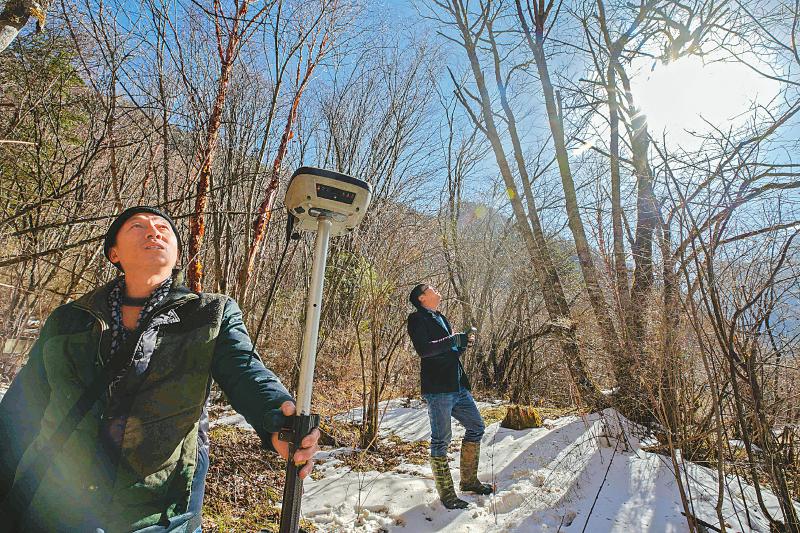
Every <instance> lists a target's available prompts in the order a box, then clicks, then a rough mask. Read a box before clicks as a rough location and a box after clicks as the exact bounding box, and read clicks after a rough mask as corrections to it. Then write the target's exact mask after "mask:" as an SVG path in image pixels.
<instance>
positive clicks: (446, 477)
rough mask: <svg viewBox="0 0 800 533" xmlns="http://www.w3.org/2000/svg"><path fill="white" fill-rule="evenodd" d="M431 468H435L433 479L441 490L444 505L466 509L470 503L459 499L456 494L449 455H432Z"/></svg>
mask: <svg viewBox="0 0 800 533" xmlns="http://www.w3.org/2000/svg"><path fill="white" fill-rule="evenodd" d="M431 470H433V480H434V481H435V482H436V490H437V491H438V492H439V499H440V500H442V505H444V506H445V507H447V508H448V509H466V507H467V505H469V504H468V503H467V502H465V501H464V500H461V499H459V497H458V496H456V489H454V488H453V478H452V476H451V475H450V466H449V465H448V464H447V457H431Z"/></svg>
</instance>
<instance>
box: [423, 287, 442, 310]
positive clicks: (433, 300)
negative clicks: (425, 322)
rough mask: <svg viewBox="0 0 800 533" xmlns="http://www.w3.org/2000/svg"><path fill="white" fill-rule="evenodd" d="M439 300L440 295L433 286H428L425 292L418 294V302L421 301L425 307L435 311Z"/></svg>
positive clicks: (440, 300)
mask: <svg viewBox="0 0 800 533" xmlns="http://www.w3.org/2000/svg"><path fill="white" fill-rule="evenodd" d="M441 302H442V295H441V294H440V293H439V291H437V290H436V288H435V287H430V286H429V287H428V288H427V289H425V292H423V293H422V294H420V295H419V303H421V304H422V306H423V307H425V308H426V309H431V310H433V311H435V310H436V309H438V308H439V304H440V303H441Z"/></svg>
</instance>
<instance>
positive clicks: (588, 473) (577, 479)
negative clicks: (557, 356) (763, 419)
mask: <svg viewBox="0 0 800 533" xmlns="http://www.w3.org/2000/svg"><path fill="white" fill-rule="evenodd" d="M3 392H4V391H3V390H2V389H0V398H1V397H2V394H3ZM479 407H480V408H481V412H482V413H483V415H484V420H485V421H486V423H487V424H486V425H487V427H486V434H485V436H484V438H483V444H482V449H481V465H480V470H479V477H480V478H481V480H482V481H484V482H488V483H492V484H493V485H494V486H495V488H496V492H495V494H493V495H490V496H477V495H471V494H462V495H461V497H462V498H463V499H465V500H467V501H468V502H469V503H470V505H469V507H468V508H467V509H465V510H447V509H445V508H444V507H443V506H442V505H441V503H440V502H439V500H438V497H437V495H436V489H435V487H434V483H433V477H432V475H431V469H430V466H429V465H428V442H429V441H428V439H430V431H429V426H428V417H427V411H426V408H425V404H424V403H423V402H421V401H420V400H413V399H400V400H392V401H388V402H383V403H382V404H381V408H382V410H381V433H380V437H379V443H378V451H377V452H364V451H362V450H358V449H356V448H354V447H331V446H325V447H323V451H322V452H321V453H319V454H318V456H317V458H318V460H317V465H316V467H315V470H314V473H313V474H312V477H311V478H310V479H307V480H306V481H305V495H304V497H303V506H302V514H303V517H304V520H303V524H302V525H303V527H304V529H306V530H307V531H320V532H322V531H326V532H327V531H331V532H334V531H335V532H384V531H385V532H388V531H395V532H409V533H423V532H448V533H449V532H455V533H467V532H475V533H479V532H480V533H482V532H486V531H490V532H493V531H498V532H500V531H502V532H519V533H522V532H525V533H528V532H531V533H533V532H546V531H552V532H557V531H563V532H565V533H568V532H570V531H573V532H630V531H636V532H646V531H647V532H653V533H655V532H658V533H662V532H682V531H687V530H688V527H687V525H686V519H685V518H684V516H683V515H682V512H683V507H682V506H681V504H680V497H679V493H678V488H677V485H676V483H675V479H674V476H673V474H672V463H671V461H670V459H669V457H668V456H665V455H661V454H658V453H651V452H648V451H645V449H647V448H648V445H649V444H651V443H649V442H648V441H647V440H640V439H639V438H637V437H636V436H635V435H634V433H635V432H636V428H635V426H634V425H633V424H631V423H630V422H628V421H626V420H625V419H624V418H622V417H621V416H620V415H619V414H618V413H617V412H616V411H613V410H611V409H609V410H606V411H604V412H602V413H593V414H590V415H585V416H579V415H577V414H568V415H565V416H555V414H556V413H555V412H548V411H546V410H545V412H544V415H545V417H547V416H551V415H553V416H552V418H545V420H544V425H543V427H541V428H535V429H526V430H521V431H515V430H511V429H505V428H502V427H500V421H499V420H500V418H501V417H502V413H503V411H504V408H503V406H502V404H501V403H500V402H479ZM215 411H216V412H215V413H212V418H214V420H213V422H212V430H211V438H212V444H211V468H210V471H209V475H208V478H207V486H206V497H205V502H204V507H203V531H207V532H215V531H220V532H227V531H237V532H239V531H242V532H251V531H261V530H264V531H277V530H278V529H277V528H278V520H279V516H280V501H281V498H282V493H281V491H282V487H283V471H284V467H285V463H284V462H283V461H281V460H280V458H279V457H278V456H277V454H275V453H273V452H268V451H266V450H263V449H262V448H261V445H260V441H259V439H258V437H257V436H256V435H255V433H254V432H253V431H252V428H250V427H249V426H248V425H247V423H246V422H245V421H244V419H243V418H242V417H241V416H240V415H237V414H235V413H234V412H232V411H230V410H229V409H225V408H223V409H216V410H215ZM360 416H361V412H360V410H359V409H355V410H352V411H350V412H348V413H345V414H342V415H339V416H338V417H336V418H337V421H338V423H339V424H341V425H342V427H347V425H348V424H353V423H357V422H358V421H359V420H360ZM463 433H464V430H463V428H461V426H460V425H459V424H458V423H456V422H455V421H454V424H453V444H452V445H451V447H450V466H451V470H452V472H453V478H454V481H455V484H456V486H457V485H458V480H459V468H458V466H459V465H458V451H459V443H460V438H461V436H462V435H463ZM683 478H684V481H685V483H686V484H687V487H688V492H689V494H690V496H691V501H692V513H693V515H694V516H695V517H697V518H698V519H700V520H701V521H702V523H706V524H708V525H710V526H711V527H710V528H709V529H707V530H706V531H715V530H718V529H717V527H718V524H719V519H718V518H717V513H716V511H715V509H714V505H715V503H716V499H717V497H716V494H717V486H718V480H717V477H716V472H715V471H713V470H711V469H708V468H705V467H703V466H700V465H696V464H693V463H686V466H685V467H684V469H683ZM762 494H764V497H765V502H766V504H767V506H768V508H769V509H770V511H771V512H774V513H775V514H776V515H778V516H779V515H780V513H779V512H778V507H777V502H776V500H775V498H774V496H773V495H772V494H771V493H769V491H766V490H764V491H762ZM722 509H723V512H722V514H723V516H724V518H725V527H726V528H727V530H728V531H729V532H750V531H755V532H764V533H766V532H768V531H769V526H768V524H767V521H766V520H765V519H764V517H763V516H762V514H761V512H760V510H759V508H758V505H757V504H756V497H755V492H754V490H753V488H752V487H750V486H747V485H744V484H741V485H740V484H739V483H738V482H737V481H736V480H735V479H733V478H730V479H727V480H726V497H725V501H724V504H723V508H722ZM798 509H799V510H800V504H798Z"/></svg>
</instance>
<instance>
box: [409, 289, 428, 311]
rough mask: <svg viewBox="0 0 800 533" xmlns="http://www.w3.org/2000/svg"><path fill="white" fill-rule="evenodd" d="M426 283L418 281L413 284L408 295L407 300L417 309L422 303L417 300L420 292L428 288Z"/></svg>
mask: <svg viewBox="0 0 800 533" xmlns="http://www.w3.org/2000/svg"><path fill="white" fill-rule="evenodd" d="M428 287H430V285H428V284H427V283H420V284H418V285H415V286H414V288H413V289H411V294H409V295H408V301H409V302H411V305H413V306H414V307H416V308H417V309H419V308H420V307H422V304H421V303H420V301H419V297H420V296H422V293H423V292H425V291H427V290H428Z"/></svg>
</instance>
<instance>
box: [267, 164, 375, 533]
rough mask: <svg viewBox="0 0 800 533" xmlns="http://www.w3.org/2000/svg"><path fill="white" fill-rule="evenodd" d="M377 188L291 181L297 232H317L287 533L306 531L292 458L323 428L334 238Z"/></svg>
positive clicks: (351, 224) (286, 434)
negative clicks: (320, 385) (317, 379)
mask: <svg viewBox="0 0 800 533" xmlns="http://www.w3.org/2000/svg"><path fill="white" fill-rule="evenodd" d="M371 197H372V187H370V185H369V183H367V182H365V181H362V180H360V179H357V178H354V177H352V176H348V175H347V174H341V173H339V172H334V171H332V170H325V169H321V168H314V167H300V168H298V169H297V170H296V171H295V173H294V174H292V179H291V180H290V181H289V187H288V189H287V190H286V198H285V200H284V204H285V205H286V209H287V210H288V211H289V216H290V217H294V219H295V221H294V222H295V225H294V230H295V231H316V232H317V237H316V242H315V244H314V260H313V263H312V265H311V283H310V285H309V287H308V299H307V301H306V323H305V330H304V333H303V345H302V350H301V352H300V379H299V380H298V385H297V413H296V415H295V416H294V417H293V420H292V428H291V430H282V431H281V433H280V438H281V440H284V441H287V442H289V461H288V462H287V464H286V484H285V485H284V489H283V505H282V507H281V525H280V532H281V533H297V531H298V529H299V527H300V498H301V497H302V495H303V480H302V479H300V477H299V475H298V474H299V472H300V468H301V467H298V466H296V465H295V464H294V461H293V460H292V456H293V455H294V451H295V450H296V449H298V448H300V442H301V441H302V440H303V438H304V437H305V436H306V435H308V434H309V433H311V430H312V429H314V428H315V427H317V426H318V425H319V415H316V414H311V388H312V386H313V384H314V365H315V363H316V358H317V336H318V334H319V318H320V312H321V311H322V289H323V284H324V282H325V263H326V262H327V259H328V241H329V239H330V237H336V236H337V235H343V234H345V233H348V232H350V231H352V230H353V228H355V227H356V226H357V225H358V224H359V222H361V219H362V218H364V213H366V211H367V207H368V206H369V201H370V199H371Z"/></svg>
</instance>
